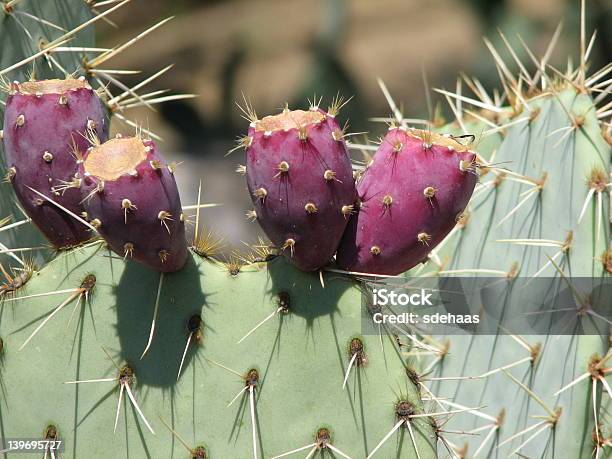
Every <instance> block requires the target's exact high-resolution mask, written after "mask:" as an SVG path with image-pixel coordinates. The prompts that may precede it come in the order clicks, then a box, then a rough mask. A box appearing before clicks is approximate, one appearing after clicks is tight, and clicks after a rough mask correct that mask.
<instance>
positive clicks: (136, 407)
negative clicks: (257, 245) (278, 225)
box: [0, 244, 437, 459]
mask: <svg viewBox="0 0 612 459" xmlns="http://www.w3.org/2000/svg"><path fill="white" fill-rule="evenodd" d="M233 272H234V273H235V274H234V275H232V274H230V273H229V272H228V268H227V267H226V266H224V265H223V264H222V263H219V262H215V261H213V260H211V259H204V258H201V257H199V256H197V255H194V256H190V258H189V260H188V261H187V265H186V266H185V268H183V269H182V270H181V271H180V272H178V273H174V274H164V275H162V276H163V277H162V278H161V279H163V282H162V283H160V274H158V273H154V272H153V271H150V270H148V269H146V268H144V267H141V266H140V265H138V264H136V263H134V262H130V261H128V262H126V261H124V260H123V259H122V258H120V257H118V256H115V255H112V253H111V252H110V251H108V250H107V249H105V248H103V247H102V246H101V245H100V244H97V245H93V246H90V247H88V248H84V249H76V250H74V251H72V252H69V253H64V254H62V255H61V256H60V257H59V258H57V259H56V260H54V261H52V262H51V263H49V264H48V265H47V266H46V267H45V268H43V269H42V270H41V271H40V272H38V273H37V274H36V275H35V276H34V277H33V279H32V280H31V281H30V282H29V283H28V284H27V290H24V291H23V292H20V293H19V294H20V295H22V294H26V292H27V294H28V295H34V297H31V298H29V299H22V300H18V301H15V302H5V304H4V308H5V309H4V311H5V314H4V315H3V316H2V322H1V327H2V330H3V337H4V349H3V364H2V380H3V385H4V388H5V391H4V394H3V396H4V400H5V401H6V404H3V406H2V408H1V409H0V423H1V425H2V430H3V435H4V436H6V437H7V438H8V437H35V438H39V437H40V436H41V433H42V432H43V431H44V430H45V428H46V427H47V426H48V425H53V426H54V427H55V428H56V429H57V432H58V437H59V438H60V439H63V440H64V442H65V447H66V453H65V456H66V457H83V456H88V457H91V455H92V454H93V453H92V451H105V453H104V454H105V455H109V456H113V457H122V456H123V455H124V454H126V451H129V453H130V455H131V456H133V457H170V456H171V455H173V454H174V455H176V456H177V457H182V455H185V447H187V448H189V449H192V450H194V451H195V449H196V447H198V446H203V447H204V448H205V450H206V455H205V456H196V455H195V453H193V452H192V453H191V454H192V456H193V457H213V458H214V457H245V458H246V457H267V458H269V457H274V456H277V455H281V454H283V453H285V452H289V451H291V450H294V449H298V448H301V447H306V446H307V445H309V446H308V447H307V448H304V452H303V453H302V454H304V455H306V454H308V451H311V450H315V451H316V450H320V452H321V454H323V453H324V451H323V450H326V451H330V452H331V453H333V454H335V456H336V457H352V458H356V457H365V456H367V455H368V454H369V453H371V452H373V450H374V448H375V447H376V445H377V444H378V443H379V442H380V441H381V440H383V438H384V437H385V434H386V433H387V432H388V431H389V430H390V429H391V428H392V427H393V426H394V425H395V424H396V423H397V422H398V421H400V420H404V421H408V422H409V425H410V429H407V428H405V427H402V428H401V431H400V433H399V434H397V435H398V436H397V437H396V438H395V439H393V440H391V441H386V442H384V443H383V444H382V446H381V448H380V449H378V450H377V452H376V457H395V456H396V455H399V456H400V457H417V453H416V452H415V448H416V449H417V450H418V454H419V456H418V457H421V458H422V459H426V458H434V457H436V442H437V437H436V433H435V432H434V429H433V427H432V423H431V421H430V419H429V417H428V416H427V415H426V414H424V408H425V407H424V405H423V402H421V400H420V394H419V389H418V388H417V387H416V386H415V385H414V383H413V382H412V380H411V379H410V378H409V375H410V373H408V372H407V371H406V367H405V366H404V362H403V358H402V356H401V355H400V354H399V353H398V351H397V348H396V343H395V341H394V340H393V339H391V338H390V337H387V336H383V339H382V340H381V339H380V338H379V337H378V336H362V335H361V333H360V332H361V315H360V309H359V307H358V306H359V304H360V302H361V290H360V289H359V287H358V285H357V284H356V283H354V282H353V281H350V280H349V279H342V278H338V277H334V276H331V275H325V277H324V281H325V288H323V287H322V286H321V284H320V279H319V276H318V275H315V274H308V273H302V272H300V271H299V270H297V269H295V268H293V267H292V266H291V265H290V264H289V262H287V261H286V260H285V259H284V258H283V257H277V258H276V259H274V260H272V261H269V262H267V263H259V264H253V265H249V266H245V267H242V268H241V269H240V270H239V271H238V272H236V271H233ZM158 287H159V289H158ZM54 291H55V292H58V291H59V292H62V293H56V294H53V293H52V292H54ZM156 293H158V294H159V298H158V302H157V306H156V307H157V308H158V309H159V310H158V315H157V319H156V324H157V326H156V330H155V334H154V337H153V341H152V344H151V346H150V348H149V350H148V352H147V354H146V355H145V356H144V358H142V359H141V355H142V352H143V349H144V348H145V346H146V344H147V340H148V339H149V332H150V327H151V317H152V315H153V310H154V305H155V304H156ZM39 294H43V295H42V296H36V295H39ZM50 306H51V307H50ZM51 316H53V317H51ZM268 316H269V320H268V321H266V322H265V323H263V324H262V325H261V326H259V327H258V328H257V329H255V327H256V326H257V325H258V323H259V322H261V321H262V320H263V319H264V318H266V317H268ZM47 319H49V320H48V321H47ZM45 322H46V323H45ZM43 323H45V325H44V326H43V327H42V328H40V329H38V327H39V326H40V325H41V324H43ZM33 332H36V334H35V335H34V336H32V333H33ZM247 335H248V336H247ZM24 343H27V344H26V345H25V346H24ZM24 362H27V366H28V368H30V369H35V373H36V375H37V376H36V377H28V378H24V372H23V369H24ZM349 363H350V364H351V365H349ZM179 368H180V374H179ZM347 368H350V369H351V371H350V372H348V375H347V376H345V375H346V374H347ZM100 380H101V381H100ZM75 381H83V382H80V383H75ZM88 381H89V382H88ZM343 383H344V385H343ZM7 407H8V408H7ZM14 410H18V411H19V412H20V413H23V415H22V416H16V415H14V414H13V413H14V412H15V411H14ZM166 425H168V426H170V428H171V429H172V430H173V431H174V432H175V433H176V434H174V435H173V434H172V433H171V431H170V430H169V429H168V428H167V426H166ZM405 425H406V424H405ZM115 430H116V432H115ZM183 442H184V443H183ZM313 454H314V453H313Z"/></svg>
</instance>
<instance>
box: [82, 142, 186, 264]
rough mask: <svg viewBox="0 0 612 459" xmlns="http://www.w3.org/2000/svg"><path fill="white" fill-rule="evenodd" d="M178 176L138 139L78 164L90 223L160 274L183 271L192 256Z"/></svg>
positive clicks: (107, 146)
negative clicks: (186, 231) (187, 238)
mask: <svg viewBox="0 0 612 459" xmlns="http://www.w3.org/2000/svg"><path fill="white" fill-rule="evenodd" d="M173 172H174V171H173V166H171V165H167V164H166V161H165V160H164V158H163V157H162V156H161V154H160V153H159V151H158V149H157V146H156V145H155V143H154V142H152V141H150V140H144V141H143V140H142V139H140V138H138V137H126V138H122V137H118V138H115V139H111V140H109V141H108V142H106V143H104V144H102V145H100V146H97V147H93V148H91V149H90V150H88V151H87V152H86V153H85V157H84V161H83V163H82V164H81V165H80V166H79V176H80V177H82V180H81V194H82V199H83V203H84V205H85V210H86V211H87V216H88V218H89V221H90V223H91V224H92V225H93V226H95V227H96V228H97V229H98V231H99V232H100V234H101V235H102V237H104V239H105V240H106V242H107V243H108V245H109V247H110V248H111V249H112V250H113V251H114V252H116V253H117V254H119V255H121V256H122V257H126V258H133V259H134V260H136V261H138V262H140V263H142V264H144V265H146V266H148V267H150V268H152V269H154V270H156V271H161V272H174V271H178V270H179V269H181V268H182V267H183V266H184V265H185V262H186V261H187V256H188V249H187V243H186V240H185V221H184V216H183V209H182V206H181V199H180V196H179V192H178V189H177V186H176V181H175V179H174V175H173Z"/></svg>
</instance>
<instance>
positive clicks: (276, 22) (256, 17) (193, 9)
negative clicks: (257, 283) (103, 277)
mask: <svg viewBox="0 0 612 459" xmlns="http://www.w3.org/2000/svg"><path fill="white" fill-rule="evenodd" d="M578 11H579V0H492V1H487V0H218V1H203V0H201V1H197V0H175V1H163V0H134V1H133V3H132V4H131V6H130V7H128V8H124V9H121V10H120V11H119V12H118V14H116V15H114V16H112V19H113V21H114V22H115V23H116V25H117V27H116V28H114V27H111V26H110V25H108V24H103V25H102V26H100V27H99V28H98V35H99V44H100V45H102V46H110V45H115V44H117V43H121V42H124V41H127V40H128V39H130V38H131V37H133V36H135V35H137V34H138V33H140V32H141V31H142V30H144V29H146V28H147V27H149V26H152V25H154V24H155V23H156V22H157V21H159V20H161V19H163V18H165V17H168V16H175V18H174V19H173V20H172V21H170V22H169V23H168V24H166V25H165V26H163V27H162V28H160V29H158V30H156V31H155V32H153V34H152V36H151V37H149V38H148V39H145V40H142V41H141V42H140V43H138V44H137V45H135V46H133V47H131V48H130V49H129V50H127V51H126V52H125V53H122V54H121V55H120V56H118V57H117V58H115V59H114V60H113V61H112V67H113V68H121V69H137V70H142V72H143V73H142V74H141V75H137V76H127V77H125V78H123V81H125V82H126V83H128V84H135V83H137V82H138V81H139V80H140V79H142V75H150V74H153V73H155V72H156V71H158V70H160V69H161V68H163V67H165V66H166V65H168V64H171V63H173V64H175V67H174V68H173V69H172V70H171V71H170V72H168V73H166V74H165V75H164V76H163V77H161V78H160V79H158V80H156V81H155V82H154V83H153V84H151V85H149V86H147V88H146V91H141V92H149V91H154V90H158V89H171V90H172V93H175V94H180V93H194V94H198V97H197V98H195V99H190V100H182V101H175V102H170V103H167V104H164V105H159V106H156V109H157V110H156V111H152V110H150V109H148V108H137V109H133V110H131V111H130V112H129V114H130V117H131V118H132V119H135V120H138V121H139V122H140V123H142V124H143V125H144V126H150V128H151V130H153V131H154V132H156V133H157V134H159V135H161V136H162V137H163V139H164V142H163V143H162V145H161V146H162V149H163V150H164V151H165V153H166V155H167V156H168V158H169V159H170V160H174V161H183V162H184V163H183V164H182V166H180V167H179V170H178V173H177V178H178V181H179V187H180V189H181V195H182V199H183V203H184V204H193V203H195V202H196V199H197V196H196V195H197V187H198V182H199V180H202V184H203V200H204V201H205V202H221V203H223V204H224V206H223V207H220V208H215V209H210V210H205V211H203V214H202V220H203V221H204V224H205V225H206V226H207V227H209V228H210V229H212V230H213V231H214V232H215V233H217V234H219V235H222V236H224V238H225V239H226V242H227V243H228V246H229V247H230V248H231V247H238V246H240V245H241V241H245V242H249V243H253V242H255V241H256V240H257V235H258V234H261V233H260V232H259V228H258V227H257V224H256V223H248V222H247V221H246V219H245V217H244V213H245V211H246V210H247V209H249V208H250V198H249V196H248V193H247V191H246V184H245V181H244V177H242V176H240V175H238V174H236V173H235V172H234V170H235V168H236V165H237V164H239V163H243V162H244V152H243V151H242V150H238V151H236V152H234V153H233V154H232V155H230V156H229V157H225V156H224V155H225V154H226V153H227V151H228V150H229V149H230V148H231V147H232V146H233V141H234V139H235V138H236V136H237V135H240V134H241V133H243V132H244V130H245V129H246V126H247V123H246V121H244V120H243V119H242V118H241V117H240V113H239V111H238V109H237V108H236V106H235V101H240V100H241V98H242V95H241V94H242V93H244V94H245V95H246V96H248V97H249V98H250V99H251V100H252V102H253V105H254V106H255V108H256V110H257V113H258V114H259V115H260V116H261V115H266V114H270V113H272V112H276V111H277V110H278V109H279V108H280V107H282V106H283V105H284V103H285V102H288V103H289V104H290V106H291V107H295V108H298V107H301V108H303V107H305V106H306V104H307V101H306V98H307V97H310V98H312V95H313V93H316V94H317V95H321V96H324V104H325V102H329V101H330V99H331V97H333V96H334V95H335V94H336V93H340V94H341V95H343V96H345V97H350V96H354V98H353V100H352V101H351V102H350V104H349V105H348V106H347V107H346V109H345V110H344V111H343V112H342V114H341V119H342V121H344V120H346V119H349V120H350V124H351V131H369V132H370V134H369V135H370V137H371V138H375V137H376V136H377V135H378V134H379V133H380V131H381V130H382V129H383V128H384V125H383V126H381V125H380V124H375V123H372V122H370V121H369V118H370V117H373V116H386V115H388V112H389V109H388V106H387V104H386V103H385V100H384V98H383V96H382V94H381V93H380V90H379V88H378V86H377V83H376V78H377V77H380V78H382V79H383V80H384V81H385V82H386V83H387V85H388V87H389V89H390V91H391V93H392V94H393V96H394V97H395V98H396V100H398V101H401V102H402V106H403V109H404V114H405V115H406V116H408V117H417V118H428V109H427V104H426V98H425V89H424V84H423V79H422V69H423V68H424V69H425V70H426V73H427V75H428V80H429V84H430V85H431V86H432V87H437V88H447V89H453V88H454V87H455V82H456V78H457V75H458V74H459V73H460V72H465V73H467V74H470V75H475V76H477V77H478V78H480V79H481V81H482V82H483V83H484V84H485V86H486V87H487V88H489V89H492V88H495V87H496V86H498V80H497V73H496V70H495V66H494V64H493V59H492V58H491V56H490V55H489V53H488V51H487V50H486V47H485V46H484V44H483V41H482V37H483V36H487V37H489V38H490V39H491V40H492V41H493V43H494V44H495V45H496V47H497V48H498V49H499V50H500V51H501V53H502V55H503V56H506V57H508V59H507V61H508V62H510V58H509V55H508V53H507V52H503V44H502V42H501V40H500V39H499V35H498V34H497V29H498V28H499V29H501V30H503V31H504V33H505V34H506V36H507V37H508V38H509V40H510V42H511V43H512V45H513V46H514V47H515V49H516V50H517V52H518V54H519V55H520V56H521V57H522V60H523V61H524V62H528V58H527V56H526V54H525V52H523V51H520V49H521V46H520V43H519V41H518V39H516V34H517V33H518V34H520V35H521V36H522V37H523V38H524V40H525V41H526V42H527V43H529V45H530V47H531V49H532V50H533V51H534V52H535V54H536V55H538V56H541V55H542V54H543V53H544V51H545V49H546V46H547V44H548V42H549V40H550V38H551V36H552V34H553V32H554V29H555V27H556V26H557V25H558V23H559V21H560V20H562V19H563V21H564V32H563V34H562V37H561V40H560V43H559V45H558V47H557V50H556V52H555V54H554V55H553V58H552V60H551V63H553V64H556V65H558V66H559V67H561V66H565V65H566V63H567V56H568V55H570V56H572V57H574V58H575V57H576V56H577V51H578V24H579V17H578V14H579V13H578ZM587 11H588V21H587V22H588V26H589V28H588V30H587V32H588V34H589V36H590V33H592V31H593V29H594V28H597V29H598V41H597V46H596V47H595V48H594V50H593V59H594V62H595V63H598V64H599V65H602V64H603V63H606V62H608V61H609V60H610V57H611V55H612V37H611V34H612V28H611V27H610V26H609V24H611V23H612V1H605V0H587ZM595 65H597V64H595ZM528 68H529V69H533V66H532V65H528ZM433 98H434V102H439V103H440V107H441V108H442V109H443V112H444V114H445V115H446V116H447V118H448V119H451V117H450V115H449V110H448V109H447V107H446V106H445V104H446V102H445V101H444V100H443V98H441V97H436V96H435V95H433ZM228 250H229V249H228Z"/></svg>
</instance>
